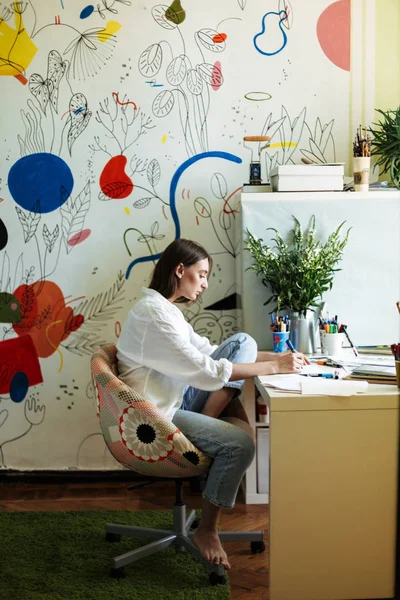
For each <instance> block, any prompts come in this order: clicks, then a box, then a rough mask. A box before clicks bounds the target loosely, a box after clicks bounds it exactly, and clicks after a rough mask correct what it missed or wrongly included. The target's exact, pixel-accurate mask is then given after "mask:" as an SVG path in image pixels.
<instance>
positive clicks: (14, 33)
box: [0, 3, 37, 77]
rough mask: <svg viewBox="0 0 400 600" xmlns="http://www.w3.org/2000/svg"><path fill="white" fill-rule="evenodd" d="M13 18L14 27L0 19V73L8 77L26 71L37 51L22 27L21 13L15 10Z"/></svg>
mask: <svg viewBox="0 0 400 600" xmlns="http://www.w3.org/2000/svg"><path fill="white" fill-rule="evenodd" d="M16 5H17V3H15V4H14V7H15V6H16ZM14 19H15V29H13V28H12V27H10V26H9V25H8V24H7V23H6V21H3V20H1V19H0V75H3V76H9V77H12V76H14V75H20V74H21V73H23V72H24V71H26V69H27V68H28V66H29V65H30V64H31V62H32V60H33V57H34V56H35V54H36V52H37V47H36V46H35V44H34V43H33V41H32V40H31V38H30V37H29V35H28V33H27V31H26V29H25V27H24V24H23V21H22V15H21V14H19V13H18V11H16V10H14Z"/></svg>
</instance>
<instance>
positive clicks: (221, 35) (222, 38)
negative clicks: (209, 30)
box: [212, 33, 228, 44]
mask: <svg viewBox="0 0 400 600" xmlns="http://www.w3.org/2000/svg"><path fill="white" fill-rule="evenodd" d="M227 37H228V36H227V35H226V33H217V35H214V37H213V39H212V40H213V42H214V43H215V44H221V43H222V42H224V41H225V40H226V38H227Z"/></svg>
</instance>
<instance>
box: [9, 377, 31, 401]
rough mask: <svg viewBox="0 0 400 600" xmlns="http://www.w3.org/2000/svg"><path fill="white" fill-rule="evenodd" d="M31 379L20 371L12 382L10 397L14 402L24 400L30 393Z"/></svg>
mask: <svg viewBox="0 0 400 600" xmlns="http://www.w3.org/2000/svg"><path fill="white" fill-rule="evenodd" d="M28 388H29V379H28V376H27V375H26V373H24V372H23V371H18V373H15V375H14V376H13V378H12V379H11V383H10V398H11V400H12V401H13V402H22V400H24V398H25V396H26V394H27V393H28Z"/></svg>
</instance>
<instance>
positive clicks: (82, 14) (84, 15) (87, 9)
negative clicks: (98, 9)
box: [79, 4, 94, 19]
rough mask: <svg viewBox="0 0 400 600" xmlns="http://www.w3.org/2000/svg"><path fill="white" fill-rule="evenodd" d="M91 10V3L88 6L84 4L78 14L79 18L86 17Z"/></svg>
mask: <svg viewBox="0 0 400 600" xmlns="http://www.w3.org/2000/svg"><path fill="white" fill-rule="evenodd" d="M93 11H94V6H93V4H89V5H88V6H85V8H84V9H83V10H82V11H81V14H80V15H79V16H80V18H81V19H87V18H88V17H90V15H91V14H92V12H93Z"/></svg>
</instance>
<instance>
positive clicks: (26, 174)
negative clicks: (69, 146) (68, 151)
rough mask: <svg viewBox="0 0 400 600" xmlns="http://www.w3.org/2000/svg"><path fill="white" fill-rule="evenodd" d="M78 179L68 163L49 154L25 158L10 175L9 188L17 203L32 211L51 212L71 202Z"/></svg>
mask: <svg viewBox="0 0 400 600" xmlns="http://www.w3.org/2000/svg"><path fill="white" fill-rule="evenodd" d="M73 187H74V178H73V176H72V173H71V169H70V168H69V166H68V165H67V163H66V162H65V161H64V160H63V159H62V158H60V157H59V156H56V155H55V154H49V153H48V152H38V153H36V154H29V155H28V156H23V157H22V158H20V159H19V160H17V162H16V163H14V164H13V166H12V167H11V169H10V171H9V173H8V189H9V190H10V193H11V195H12V197H13V198H14V200H15V202H16V203H17V204H19V206H21V208H24V209H25V210H28V211H30V212H35V213H49V212H53V210H56V209H57V208H60V206H62V205H63V204H64V202H66V200H68V197H69V195H70V194H71V192H72V189H73Z"/></svg>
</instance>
